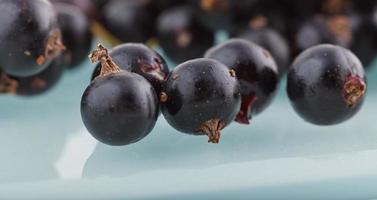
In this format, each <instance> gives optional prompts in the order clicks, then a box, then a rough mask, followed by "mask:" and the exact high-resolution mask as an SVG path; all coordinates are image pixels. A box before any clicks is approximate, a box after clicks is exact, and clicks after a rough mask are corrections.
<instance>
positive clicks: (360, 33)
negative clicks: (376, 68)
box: [351, 2, 377, 68]
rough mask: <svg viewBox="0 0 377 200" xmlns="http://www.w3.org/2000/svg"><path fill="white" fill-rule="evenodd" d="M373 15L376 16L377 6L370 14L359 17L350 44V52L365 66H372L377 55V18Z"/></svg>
mask: <svg viewBox="0 0 377 200" xmlns="http://www.w3.org/2000/svg"><path fill="white" fill-rule="evenodd" d="M375 3H377V2H375ZM374 16H377V7H375V8H374V11H373V12H372V13H371V14H370V13H369V14H366V15H365V16H362V17H361V22H360V25H359V26H358V27H357V28H356V30H355V34H354V38H353V43H352V46H351V50H352V52H354V53H355V54H356V56H357V57H358V58H359V59H360V60H361V62H362V64H363V65H364V67H365V68H368V67H371V66H372V63H373V60H374V59H375V58H376V55H377V38H376V35H377V20H376V19H377V18H376V17H374Z"/></svg>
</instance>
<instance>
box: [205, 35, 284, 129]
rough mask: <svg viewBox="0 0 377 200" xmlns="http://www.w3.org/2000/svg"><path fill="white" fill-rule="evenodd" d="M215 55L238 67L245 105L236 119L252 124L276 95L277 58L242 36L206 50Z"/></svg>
mask: <svg viewBox="0 0 377 200" xmlns="http://www.w3.org/2000/svg"><path fill="white" fill-rule="evenodd" d="M205 57H206V58H212V59H215V60H218V61H220V62H221V63H223V64H225V65H226V66H227V67H228V68H229V69H233V70H235V72H236V74H237V78H238V80H239V81H240V84H241V94H242V105H241V109H240V110H239V113H238V115H237V118H236V121H237V122H239V123H242V124H249V119H251V117H252V115H256V114H259V113H261V112H262V111H263V110H264V109H265V108H266V107H267V106H268V105H269V104H270V103H271V102H272V99H273V98H274V97H275V94H276V90H277V85H278V80H279V75H278V71H277V66H276V63H275V60H274V58H273V57H272V56H271V54H270V53H269V52H268V51H267V50H265V49H263V48H262V47H260V46H258V45H256V44H254V43H252V42H249V41H247V40H243V39H231V40H228V41H226V42H224V43H222V44H219V45H217V46H215V47H213V48H211V49H209V50H208V51H207V53H206V54H205Z"/></svg>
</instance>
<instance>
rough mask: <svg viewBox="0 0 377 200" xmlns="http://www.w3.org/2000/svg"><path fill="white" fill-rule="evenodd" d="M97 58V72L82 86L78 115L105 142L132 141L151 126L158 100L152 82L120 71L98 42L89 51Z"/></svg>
mask: <svg viewBox="0 0 377 200" xmlns="http://www.w3.org/2000/svg"><path fill="white" fill-rule="evenodd" d="M91 59H92V61H99V60H101V64H102V70H101V76H100V77H97V78H96V79H95V80H93V81H92V83H91V84H90V85H89V86H88V87H87V89H86V90H85V92H84V94H83V96H82V99H81V116H82V120H83V122H84V124H85V126H86V128H87V129H88V131H89V132H90V133H91V134H92V135H93V137H95V138H96V139H97V140H99V141H100V142H103V143H105V144H108V145H127V144H131V143H135V142H137V141H139V140H141V139H142V138H144V137H145V136H146V135H148V134H149V133H150V132H151V130H152V129H153V127H154V125H155V123H156V121H157V118H158V114H159V102H158V98H157V94H156V92H155V90H154V88H153V87H152V85H151V84H150V83H149V82H148V81H147V80H146V79H145V78H143V77H142V76H140V75H138V74H135V73H132V72H127V71H121V70H120V68H119V67H118V66H116V64H115V63H114V62H112V60H111V57H109V56H108V53H107V50H106V49H105V48H103V47H102V46H99V47H98V49H97V50H96V51H94V52H93V53H92V54H91Z"/></svg>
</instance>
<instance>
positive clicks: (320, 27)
mask: <svg viewBox="0 0 377 200" xmlns="http://www.w3.org/2000/svg"><path fill="white" fill-rule="evenodd" d="M352 20H353V19H352V16H348V15H332V16H324V15H316V16H315V17H313V18H312V19H310V20H309V21H306V22H305V23H304V24H303V25H302V27H301V28H300V29H299V30H298V32H297V35H296V37H295V44H296V48H297V50H298V52H301V51H303V50H305V49H307V48H310V47H312V46H315V45H318V44H323V43H330V44H335V45H340V46H342V47H345V48H349V47H350V46H351V44H352V39H353V33H354V30H353V25H352V23H351V22H352Z"/></svg>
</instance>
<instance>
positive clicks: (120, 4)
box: [100, 0, 155, 43]
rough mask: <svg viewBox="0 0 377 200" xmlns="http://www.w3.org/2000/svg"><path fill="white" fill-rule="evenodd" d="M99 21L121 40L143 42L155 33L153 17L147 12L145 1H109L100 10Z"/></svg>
mask: <svg viewBox="0 0 377 200" xmlns="http://www.w3.org/2000/svg"><path fill="white" fill-rule="evenodd" d="M100 22H101V23H102V25H103V26H104V27H105V28H106V29H107V30H108V31H109V32H110V33H111V34H112V35H113V36H115V37H116V38H117V39H119V40H121V41H122V42H142V43H143V42H146V41H147V40H148V39H150V38H151V37H152V36H153V35H154V33H155V29H154V24H155V18H154V17H153V14H152V13H151V12H148V9H147V2H146V1H139V0H121V1H117V0H113V1H110V2H108V3H107V4H106V5H105V7H104V8H103V9H102V11H101V19H100Z"/></svg>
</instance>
